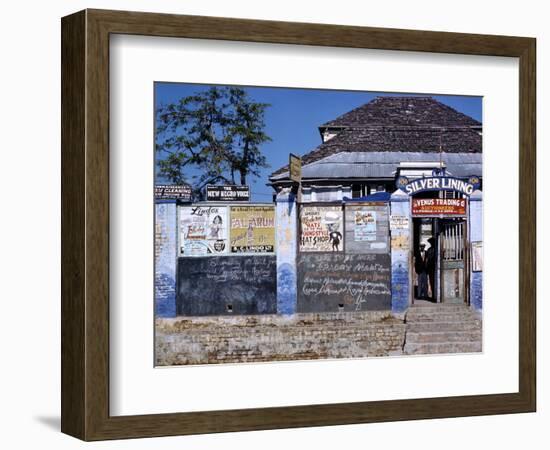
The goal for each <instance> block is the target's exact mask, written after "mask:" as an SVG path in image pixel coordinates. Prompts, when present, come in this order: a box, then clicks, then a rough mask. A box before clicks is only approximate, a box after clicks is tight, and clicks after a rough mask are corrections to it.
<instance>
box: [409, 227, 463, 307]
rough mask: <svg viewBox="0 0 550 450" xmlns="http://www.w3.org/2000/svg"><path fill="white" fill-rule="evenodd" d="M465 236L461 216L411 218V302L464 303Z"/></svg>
mask: <svg viewBox="0 0 550 450" xmlns="http://www.w3.org/2000/svg"><path fill="white" fill-rule="evenodd" d="M466 236H467V229H466V219H465V218H448V219H443V218H438V217H413V254H412V269H413V271H412V272H413V303H415V302H418V301H421V302H422V303H423V302H426V301H428V302H431V303H465V302H467V300H468V295H467V294H468V291H467V284H468V277H467V270H465V269H466V268H467V267H468V262H467V253H468V252H467V246H466ZM426 283H427V284H426Z"/></svg>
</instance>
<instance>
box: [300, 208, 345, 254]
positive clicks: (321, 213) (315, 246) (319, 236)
mask: <svg viewBox="0 0 550 450" xmlns="http://www.w3.org/2000/svg"><path fill="white" fill-rule="evenodd" d="M343 224H344V220H343V213H342V208H341V207H340V206H304V207H302V210H301V212H300V226H301V234H300V251H301V252H341V251H343V250H344V231H343V230H344V225H343Z"/></svg>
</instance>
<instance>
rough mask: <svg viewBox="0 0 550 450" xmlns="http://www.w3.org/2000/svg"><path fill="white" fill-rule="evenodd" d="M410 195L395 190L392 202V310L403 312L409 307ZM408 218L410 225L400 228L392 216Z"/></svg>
mask: <svg viewBox="0 0 550 450" xmlns="http://www.w3.org/2000/svg"><path fill="white" fill-rule="evenodd" d="M409 201H410V200H409V196H408V195H407V194H405V193H404V192H402V191H399V190H398V191H395V192H394V193H393V194H392V196H391V203H390V205H391V206H390V234H391V293H392V311H393V312H394V313H401V312H404V311H406V310H407V308H408V307H409V297H410V292H409V284H410V280H409V278H410V274H409V251H410V208H409ZM397 217H401V218H406V220H407V224H408V226H407V227H406V228H398V227H396V226H395V225H393V221H392V218H397Z"/></svg>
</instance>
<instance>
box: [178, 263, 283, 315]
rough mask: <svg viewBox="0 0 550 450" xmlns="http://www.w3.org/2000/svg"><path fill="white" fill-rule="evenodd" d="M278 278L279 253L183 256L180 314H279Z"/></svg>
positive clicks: (179, 302) (179, 271) (179, 298)
mask: <svg viewBox="0 0 550 450" xmlns="http://www.w3.org/2000/svg"><path fill="white" fill-rule="evenodd" d="M276 280H277V264H276V257H275V255H261V256H260V255H258V256H256V255H254V256H251V255H248V256H210V257H208V256H206V257H192V258H179V259H178V280H177V284H178V291H177V313H178V315H184V316H207V315H232V314H233V315H236V314H275V313H276V312H277V281H276Z"/></svg>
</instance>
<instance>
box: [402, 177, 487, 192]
mask: <svg viewBox="0 0 550 450" xmlns="http://www.w3.org/2000/svg"><path fill="white" fill-rule="evenodd" d="M397 187H398V188H399V189H401V190H402V191H403V192H405V193H407V194H409V195H414V194H418V193H420V192H425V191H456V192H461V193H462V194H464V195H467V196H470V195H472V194H473V192H474V191H475V190H476V189H477V188H478V187H479V178H478V177H470V178H469V179H468V180H464V179H461V178H453V177H428V178H418V179H416V180H412V181H410V180H409V179H408V178H407V177H399V178H398V179H397Z"/></svg>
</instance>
